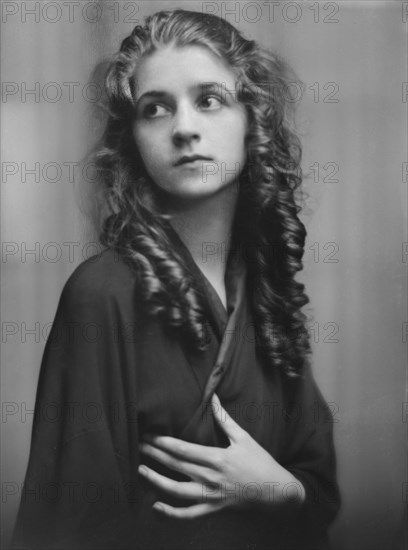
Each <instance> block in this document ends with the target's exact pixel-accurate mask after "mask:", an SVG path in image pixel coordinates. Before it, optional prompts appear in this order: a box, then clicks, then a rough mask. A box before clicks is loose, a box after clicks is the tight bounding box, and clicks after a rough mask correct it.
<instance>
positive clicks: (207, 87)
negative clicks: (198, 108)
mask: <svg viewBox="0 0 408 550" xmlns="http://www.w3.org/2000/svg"><path fill="white" fill-rule="evenodd" d="M222 90H224V91H227V87H226V83H225V82H215V81H206V82H197V83H195V84H193V85H192V86H190V88H189V91H190V92H218V93H220V92H221V91H222ZM172 95H173V94H172V93H171V92H169V91H164V90H148V91H147V92H144V93H143V94H142V95H141V96H140V97H138V98H136V105H137V104H138V103H139V102H140V101H141V100H142V99H144V98H146V97H150V98H158V99H160V98H162V97H166V96H172Z"/></svg>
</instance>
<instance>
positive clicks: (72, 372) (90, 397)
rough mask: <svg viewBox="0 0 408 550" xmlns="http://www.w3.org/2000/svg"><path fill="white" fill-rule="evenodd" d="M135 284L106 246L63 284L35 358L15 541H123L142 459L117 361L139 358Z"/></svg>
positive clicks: (54, 544) (77, 544)
mask: <svg viewBox="0 0 408 550" xmlns="http://www.w3.org/2000/svg"><path fill="white" fill-rule="evenodd" d="M98 263H99V265H98ZM133 286H134V280H133V276H132V275H131V273H130V270H128V268H127V267H126V266H125V265H124V264H123V265H120V264H118V262H116V261H115V259H114V257H113V255H112V254H111V253H110V252H107V253H102V255H101V256H97V257H94V258H93V260H92V261H90V260H88V261H87V262H85V263H84V264H81V266H80V267H79V268H77V270H76V271H75V272H74V274H73V275H72V276H71V277H70V279H69V280H68V281H67V283H66V285H65V287H64V289H63V292H62V295H61V298H60V301H59V304H58V308H57V312H56V316H55V320H54V323H53V326H52V330H51V332H50V335H49V338H48V340H47V344H46V348H45V351H44V355H43V360H42V364H41V370H40V377H39V383H38V389H37V397H36V407H35V415H34V424H33V432H32V444H31V450H30V458H29V464H28V469H27V474H26V479H25V483H24V487H23V491H22V498H21V504H20V510H19V514H18V518H17V524H16V528H15V532H14V540H13V547H14V548H41V549H45V548H53V549H54V548H67V549H68V548H70V549H72V548H98V549H102V548H105V547H107V548H109V547H114V546H115V543H114V541H115V540H116V543H117V544H118V546H116V547H117V548H120V536H119V538H118V532H117V531H118V529H119V526H120V529H121V530H123V529H124V526H126V525H127V524H128V523H129V521H130V517H131V514H132V510H131V507H130V506H129V499H127V498H126V494H125V493H126V490H127V489H129V487H132V488H133V487H134V486H135V484H136V483H137V478H136V468H137V465H138V449H137V447H136V446H135V445H134V443H132V442H133V441H137V440H138V436H137V429H138V423H137V417H136V415H135V410H136V408H135V406H134V405H135V401H136V399H137V396H136V393H135V391H136V381H135V377H134V369H128V370H125V369H124V368H123V365H125V364H130V365H135V364H136V362H137V357H135V346H134V345H133V344H132V343H131V342H127V341H126V340H131V339H126V338H124V334H125V333H126V330H127V329H128V327H129V326H133V325H134V323H136V322H137V320H135V318H134V304H129V296H131V295H132V288H133ZM130 430H131V431H132V438H129V437H128V432H129V431H130ZM135 447H136V448H135ZM129 457H132V458H133V459H134V460H129Z"/></svg>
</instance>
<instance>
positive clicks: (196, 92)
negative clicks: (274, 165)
mask: <svg viewBox="0 0 408 550" xmlns="http://www.w3.org/2000/svg"><path fill="white" fill-rule="evenodd" d="M135 77H136V82H137V91H136V101H137V105H136V117H135V122H134V125H133V136H134V139H135V142H136V145H137V147H138V150H139V152H140V154H141V157H142V159H143V162H144V165H145V167H146V170H147V172H148V174H149V175H150V177H151V178H152V179H153V180H154V182H155V183H156V185H158V186H159V187H160V188H161V189H163V190H165V191H167V192H168V193H170V194H172V195H173V196H177V197H180V198H184V199H188V198H190V199H197V198H204V197H208V196H210V195H212V194H214V193H217V192H218V191H220V190H221V189H224V188H225V187H227V186H229V185H231V184H233V183H234V182H236V181H237V178H238V176H239V174H240V172H241V171H242V169H243V167H244V165H245V161H246V148H245V135H246V132H247V126H248V121H247V113H246V109H245V107H244V105H243V104H242V103H239V102H238V101H237V100H236V98H235V93H234V92H235V91H236V77H235V75H234V73H233V71H232V70H231V69H230V68H229V66H227V65H226V64H225V63H224V62H223V61H221V60H220V59H219V58H218V57H216V56H215V55H214V54H212V53H211V52H210V51H209V50H207V49H206V48H204V47H201V46H186V47H183V48H176V47H174V46H168V47H165V48H162V49H160V50H158V51H156V52H155V53H153V54H152V55H150V56H147V57H145V58H142V59H141V60H140V62H139V64H138V66H137V68H136V72H135ZM194 156H200V157H203V158H201V159H197V160H194ZM191 157H192V158H191Z"/></svg>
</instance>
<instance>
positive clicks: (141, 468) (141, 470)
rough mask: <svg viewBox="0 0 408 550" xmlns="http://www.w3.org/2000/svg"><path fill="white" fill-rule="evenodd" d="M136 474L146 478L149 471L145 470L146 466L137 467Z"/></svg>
mask: <svg viewBox="0 0 408 550" xmlns="http://www.w3.org/2000/svg"><path fill="white" fill-rule="evenodd" d="M138 472H139V474H142V475H143V476H147V475H148V474H149V471H148V469H147V468H146V466H139V468H138Z"/></svg>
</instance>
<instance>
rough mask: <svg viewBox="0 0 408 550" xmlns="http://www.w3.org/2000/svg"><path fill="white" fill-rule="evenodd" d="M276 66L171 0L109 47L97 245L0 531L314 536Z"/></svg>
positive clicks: (309, 409)
mask: <svg viewBox="0 0 408 550" xmlns="http://www.w3.org/2000/svg"><path fill="white" fill-rule="evenodd" d="M294 82H296V81H295V80H294V75H293V74H292V73H291V72H290V70H289V69H288V68H287V66H286V65H285V64H284V63H283V61H282V60H280V59H279V58H278V57H276V56H275V55H272V54H271V53H269V52H267V51H264V50H263V49H261V48H260V47H259V46H258V45H257V44H256V43H255V42H253V41H248V40H245V39H244V38H243V37H242V35H241V34H240V33H239V32H238V31H237V30H236V29H235V28H234V27H233V26H231V25H230V24H229V23H227V22H226V21H224V20H222V19H220V18H217V17H215V16H211V15H203V14H200V13H198V12H189V11H184V10H175V11H165V12H159V13H156V14H155V15H153V16H151V17H148V18H147V19H146V22H145V26H144V27H142V26H137V27H136V28H135V29H134V30H133V32H132V33H131V35H130V36H128V37H127V38H126V39H125V40H124V41H123V43H122V45H121V48H120V51H119V53H117V54H116V55H115V56H114V57H113V59H112V60H111V63H110V64H109V67H108V70H107V73H106V79H105V84H106V96H107V102H108V103H107V105H108V115H109V116H108V121H107V126H106V131H105V134H104V138H103V144H102V146H101V148H100V149H99V150H98V152H97V154H96V162H97V164H98V167H99V173H100V177H101V182H102V183H103V185H104V190H105V195H104V196H105V198H106V206H107V209H106V216H105V218H104V223H103V226H102V230H101V241H102V243H103V244H104V245H106V250H104V252H102V253H101V254H99V255H97V256H95V257H93V258H91V259H89V260H88V261H86V262H84V263H83V264H81V265H80V266H79V267H78V268H77V269H76V271H75V272H74V274H73V275H72V276H71V277H70V279H69V281H68V282H67V284H66V286H65V288H64V290H63V293H62V296H61V300H60V303H59V306H58V310H57V314H56V319H55V322H54V325H53V330H52V333H51V335H50V338H49V340H48V342H47V346H46V350H45V353H44V358H43V363H42V368H41V374H40V380H39V387H38V394H37V407H36V413H37V414H36V417H35V423H34V428H33V440H32V447H31V455H30V461H29V466H28V471H27V477H26V483H25V487H24V491H23V496H22V503H21V509H20V513H19V517H18V521H17V527H16V533H15V538H14V546H15V547H21V548H27V547H28V548H42V549H43V548H53V549H55V548H61V549H62V548H64V549H74V548H75V549H77V548H78V549H79V548H87V549H98V550H99V549H102V548H109V549H122V548H123V549H136V548H137V549H139V548H140V549H160V550H163V549H170V548H172V549H185V548H191V549H203V550H210V549H221V548H222V549H227V548H229V549H234V550H235V549H257V550H258V549H266V548H274V549H277V550H278V549H279V550H280V549H283V548H285V549H286V548H288V549H294V548H307V549H318V548H319V549H320V548H326V547H327V528H328V526H329V524H330V522H331V521H332V520H333V518H334V517H335V515H336V513H337V510H338V506H339V494H338V488H337V484H336V479H335V455H334V449H333V440H332V424H331V421H332V418H331V415H330V412H329V408H328V406H327V405H326V404H325V402H324V400H323V398H322V396H321V394H320V392H319V390H318V388H317V387H316V385H315V382H314V380H313V377H312V374H311V371H310V367H309V362H308V356H309V343H308V336H307V330H306V326H305V316H304V315H303V314H302V313H301V308H302V306H303V305H304V304H306V302H307V297H306V295H305V293H304V289H303V286H302V285H301V284H300V283H299V282H296V281H295V275H296V273H297V272H298V271H299V270H300V269H301V267H302V264H301V260H302V255H303V247H304V240H305V229H304V226H303V225H302V223H301V222H300V220H299V218H298V211H299V207H298V206H297V205H296V203H295V191H296V189H297V188H298V186H299V184H300V182H301V176H300V157H301V149H300V144H299V141H298V139H297V137H296V135H295V134H294V133H293V131H292V129H291V124H290V113H291V108H292V107H293V98H291V97H290V89H291V87H292V88H293V86H291V85H293V83H294Z"/></svg>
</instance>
